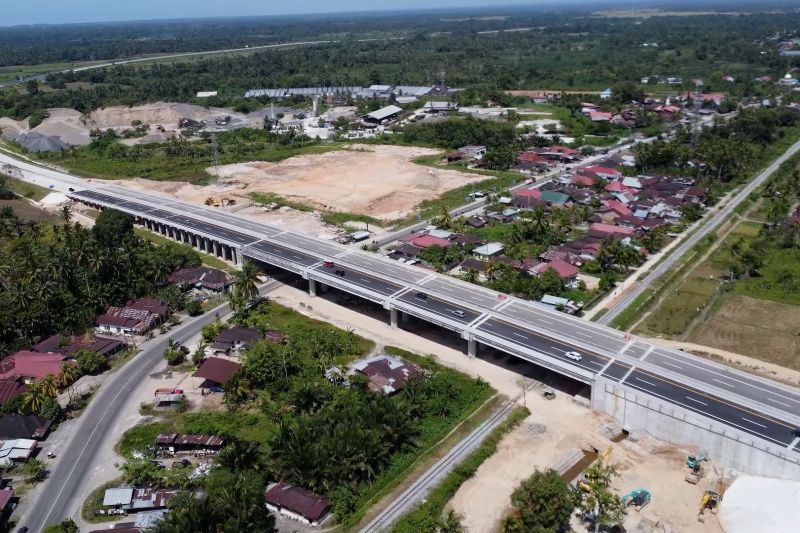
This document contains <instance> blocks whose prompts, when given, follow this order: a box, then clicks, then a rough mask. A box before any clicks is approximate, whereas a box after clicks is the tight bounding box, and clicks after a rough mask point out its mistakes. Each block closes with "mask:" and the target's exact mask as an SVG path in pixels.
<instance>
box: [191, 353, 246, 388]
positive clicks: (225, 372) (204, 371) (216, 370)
mask: <svg viewBox="0 0 800 533" xmlns="http://www.w3.org/2000/svg"><path fill="white" fill-rule="evenodd" d="M241 367H242V365H240V364H239V363H236V362H234V361H228V360H227V359H221V358H219V357H208V358H206V359H204V360H203V362H202V363H201V364H200V367H199V368H198V369H197V370H196V371H195V373H194V377H197V378H203V382H202V383H201V384H200V388H201V389H209V390H211V391H221V390H222V387H224V386H225V384H226V383H228V381H230V379H231V378H232V377H233V375H234V374H235V373H236V372H238V371H239V369H240V368H241Z"/></svg>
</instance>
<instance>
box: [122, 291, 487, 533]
mask: <svg viewBox="0 0 800 533" xmlns="http://www.w3.org/2000/svg"><path fill="white" fill-rule="evenodd" d="M233 323H236V324H240V325H245V326H249V327H256V328H259V329H261V330H266V329H267V328H269V329H274V330H278V331H280V332H281V333H283V334H284V335H286V336H287V338H288V339H289V341H288V342H287V343H286V344H275V343H271V342H269V341H262V342H258V343H256V344H255V345H253V346H252V347H250V348H249V349H248V351H247V352H246V354H245V356H244V358H243V367H242V368H241V370H240V371H239V372H238V373H237V374H236V375H234V377H233V378H232V379H231V381H229V382H228V383H227V384H226V387H225V395H224V398H223V403H224V405H225V406H226V410H224V411H215V412H204V411H201V412H196V411H192V410H190V411H187V412H183V413H178V412H176V411H170V412H167V413H163V412H160V411H159V412H157V413H155V414H154V415H155V416H156V420H155V421H153V422H150V423H147V424H144V425H140V426H136V427H134V428H132V429H130V430H129V431H128V432H126V433H125V435H124V436H123V438H122V440H121V441H120V443H119V451H120V453H121V454H122V455H123V456H125V457H126V458H127V459H128V462H127V464H126V466H125V467H124V471H125V473H126V481H128V482H130V483H134V484H142V483H144V484H147V483H148V482H151V483H156V484H157V485H159V486H170V487H175V486H178V487H181V488H190V487H193V486H194V485H193V482H191V481H189V480H188V479H184V478H180V479H172V478H170V477H165V476H171V475H172V474H170V473H169V472H170V471H162V470H158V469H157V468H156V467H155V466H153V465H152V464H151V463H150V462H149V461H147V460H140V459H136V458H137V457H141V456H144V457H149V456H151V454H152V453H153V448H152V445H153V442H154V440H155V436H156V435H158V434H159V433H161V432H169V431H178V432H182V433H195V434H214V435H219V436H223V437H225V438H226V439H228V440H229V441H231V442H232V443H233V444H231V446H245V445H248V446H253V447H255V448H256V449H257V450H258V451H257V453H256V455H257V456H258V457H259V461H262V463H259V464H263V465H264V466H265V470H264V473H263V475H262V476H261V477H259V483H260V485H259V486H261V487H262V488H263V486H264V485H265V483H266V480H267V479H282V480H284V481H286V482H289V483H293V484H296V485H300V486H303V487H305V488H308V489H309V490H312V491H314V492H316V493H318V494H323V495H326V496H328V497H329V498H330V499H331V501H332V502H333V506H334V513H335V515H336V518H337V520H338V521H339V522H347V521H348V520H349V519H350V518H351V517H353V516H354V515H357V516H360V515H361V514H363V512H364V511H365V509H364V506H365V505H367V504H368V502H371V501H372V499H373V497H374V495H375V494H377V493H378V492H381V491H383V490H385V489H386V488H387V487H391V486H393V485H394V484H395V483H397V482H398V481H399V479H400V476H401V475H404V474H405V473H407V470H408V467H409V465H410V464H412V463H413V462H414V461H416V460H417V459H418V458H419V456H420V454H421V453H423V452H424V451H425V450H427V449H428V448H430V447H431V446H432V445H433V444H435V443H436V442H438V441H439V440H441V439H442V438H443V437H444V436H445V435H446V434H447V433H449V431H450V430H451V429H452V428H453V427H454V426H455V425H456V424H458V423H459V422H460V421H461V420H463V419H464V417H466V416H468V415H469V414H471V413H472V412H473V411H474V410H475V409H476V407H477V406H479V405H480V404H482V403H483V402H484V401H485V400H486V399H487V398H488V397H489V396H490V395H491V394H492V390H491V388H490V387H489V386H488V385H486V384H485V383H484V382H482V381H480V380H474V379H472V378H469V377H467V376H465V375H463V374H461V373H459V372H456V371H454V370H451V369H449V368H445V367H442V366H440V365H438V364H436V363H434V362H432V361H430V360H429V359H427V358H423V357H419V356H416V355H414V354H410V353H408V352H402V357H403V358H405V359H407V360H409V361H411V362H413V363H415V364H417V365H419V366H420V367H422V368H423V369H424V370H425V376H424V377H420V378H416V379H414V380H412V381H410V382H409V383H408V384H407V386H406V387H405V388H404V389H403V390H402V391H400V392H399V393H397V394H394V395H392V396H386V395H382V394H378V393H374V392H372V391H370V390H369V389H367V388H366V381H364V380H363V379H359V377H358V376H352V377H350V378H349V381H350V386H349V387H344V386H340V385H334V384H333V383H332V382H331V381H329V379H328V378H327V377H326V371H327V370H329V369H331V368H334V367H336V368H344V366H346V365H347V364H348V363H350V362H352V361H353V360H355V359H358V358H360V357H363V356H364V355H366V354H368V353H370V352H371V351H372V350H373V348H374V345H373V344H372V343H371V342H370V341H368V340H366V339H363V338H361V337H359V336H357V335H355V334H354V333H353V332H351V331H343V330H340V329H337V328H334V327H332V326H330V325H328V324H325V323H323V322H319V321H316V320H312V319H310V318H307V317H305V316H303V315H300V314H298V313H296V312H294V311H292V310H290V309H288V308H286V307H283V306H280V305H278V304H276V303H274V302H270V301H264V302H262V303H260V304H257V305H256V306H254V307H247V306H242V307H239V308H238V311H237V312H236V313H235V315H234V318H233ZM222 327H224V326H223V325H222V324H217V325H214V326H213V327H212V326H209V327H208V331H204V335H206V336H208V337H213V335H214V334H215V332H216V331H218V330H219V329H220V328H222ZM387 351H388V350H387ZM237 443H238V444H237ZM247 443H249V444H247ZM165 472H166V473H165ZM215 480H216V478H213V479H212V478H209V480H207V481H205V482H203V483H205V485H204V486H205V488H206V490H212V489H211V488H210V487H209V486H208V485H207V483H208V482H209V481H210V482H214V481H215ZM213 490H216V488H214V489H213Z"/></svg>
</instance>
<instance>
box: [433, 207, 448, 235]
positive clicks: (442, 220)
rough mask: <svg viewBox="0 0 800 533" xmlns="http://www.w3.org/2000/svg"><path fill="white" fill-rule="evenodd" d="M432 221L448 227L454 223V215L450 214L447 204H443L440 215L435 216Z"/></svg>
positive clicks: (445, 227) (437, 224) (442, 226)
mask: <svg viewBox="0 0 800 533" xmlns="http://www.w3.org/2000/svg"><path fill="white" fill-rule="evenodd" d="M431 222H433V223H434V224H435V225H436V226H439V227H440V228H444V229H448V228H450V226H452V225H453V217H452V216H451V215H450V211H448V210H447V206H446V205H443V206H442V207H441V208H440V209H439V216H437V217H436V218H434V219H433V220H432V221H431Z"/></svg>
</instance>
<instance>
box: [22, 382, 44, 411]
mask: <svg viewBox="0 0 800 533" xmlns="http://www.w3.org/2000/svg"><path fill="white" fill-rule="evenodd" d="M45 399H47V396H46V395H45V394H44V393H43V392H42V387H41V386H40V385H39V383H37V382H35V381H34V382H33V383H31V384H30V385H29V386H28V392H26V393H25V395H24V396H22V407H23V408H25V409H30V410H31V411H32V412H33V413H37V414H38V413H39V411H41V409H42V405H44V401H45Z"/></svg>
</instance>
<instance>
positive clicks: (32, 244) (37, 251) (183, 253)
mask: <svg viewBox="0 0 800 533" xmlns="http://www.w3.org/2000/svg"><path fill="white" fill-rule="evenodd" d="M62 215H63V218H62V222H60V223H57V224H54V225H52V226H42V225H39V224H37V223H35V222H25V221H23V220H21V219H20V218H19V217H17V216H16V214H15V213H14V211H13V209H11V208H3V210H2V211H0V289H1V290H0V339H2V341H1V344H0V353H3V354H5V353H8V352H10V351H12V350H16V349H20V348H24V347H28V346H30V345H31V344H33V343H35V342H37V341H38V340H40V339H42V338H44V337H47V336H49V335H52V334H54V333H64V334H69V333H80V332H83V331H84V330H85V329H86V328H87V327H88V326H90V325H91V324H92V321H93V319H94V317H95V316H96V315H97V314H98V313H100V312H102V311H103V310H104V309H105V308H106V307H108V306H110V305H118V304H121V303H124V302H125V301H126V300H128V299H130V298H135V297H139V296H144V295H147V294H154V292H155V291H156V290H157V288H158V287H159V286H160V284H162V283H163V282H164V281H165V280H166V278H167V276H168V275H169V273H170V272H172V271H173V270H175V269H176V268H179V267H184V266H191V265H197V264H199V257H198V256H197V254H195V253H194V252H191V251H187V250H186V249H185V248H183V247H180V246H177V245H171V244H167V245H164V246H159V247H158V248H156V247H155V246H154V245H153V244H152V243H150V242H149V241H145V240H143V239H141V238H139V237H137V236H136V235H134V233H133V221H132V219H131V218H130V217H128V216H127V215H124V214H123V213H120V212H118V211H113V210H108V211H104V212H102V213H101V214H100V216H99V217H98V218H97V221H96V224H95V226H94V227H93V228H92V229H91V230H90V229H86V228H84V227H81V226H79V225H77V224H73V223H70V222H69V219H68V218H67V217H68V215H69V212H68V210H66V211H65V212H64V213H63V214H62ZM54 310H58V312H54ZM87 364H88V363H87Z"/></svg>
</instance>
